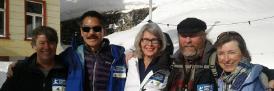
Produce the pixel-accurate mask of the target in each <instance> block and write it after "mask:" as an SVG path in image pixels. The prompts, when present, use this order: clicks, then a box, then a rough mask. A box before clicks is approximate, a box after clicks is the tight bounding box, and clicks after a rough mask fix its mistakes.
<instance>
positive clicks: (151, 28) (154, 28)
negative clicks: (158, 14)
mask: <svg viewBox="0 0 274 91" xmlns="http://www.w3.org/2000/svg"><path fill="white" fill-rule="evenodd" d="M145 31H147V32H149V33H152V34H153V35H155V36H156V37H157V38H158V39H159V41H160V46H161V48H160V50H159V52H158V54H157V55H159V54H161V53H162V52H163V51H164V50H165V48H166V39H165V37H164V33H163V32H162V29H161V28H160V27H159V26H158V25H157V24H156V23H147V24H145V25H144V26H143V27H142V28H141V30H140V31H139V33H138V34H137V36H136V38H135V42H134V47H135V55H136V56H137V57H138V58H143V56H144V54H143V52H142V49H141V40H142V38H143V35H144V32H145Z"/></svg>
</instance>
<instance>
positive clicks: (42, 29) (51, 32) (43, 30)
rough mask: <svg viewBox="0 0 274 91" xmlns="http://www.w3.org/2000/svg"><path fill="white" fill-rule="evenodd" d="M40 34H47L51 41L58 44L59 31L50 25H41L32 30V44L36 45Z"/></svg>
mask: <svg viewBox="0 0 274 91" xmlns="http://www.w3.org/2000/svg"><path fill="white" fill-rule="evenodd" d="M38 35H45V36H46V37H47V39H48V41H49V42H52V43H56V44H57V43H58V37H57V32H56V30H55V29H53V28H51V27H49V26H39V27H37V28H35V29H34V30H33V31H32V41H31V46H35V45H36V40H37V36H38Z"/></svg>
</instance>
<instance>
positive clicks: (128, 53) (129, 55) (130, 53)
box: [125, 50, 134, 63]
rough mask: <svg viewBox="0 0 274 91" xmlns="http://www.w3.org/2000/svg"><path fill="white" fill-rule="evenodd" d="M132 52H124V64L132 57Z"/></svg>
mask: <svg viewBox="0 0 274 91" xmlns="http://www.w3.org/2000/svg"><path fill="white" fill-rule="evenodd" d="M133 52H134V51H133V50H129V51H126V52H125V55H126V63H127V62H128V60H129V59H131V58H132V57H134V53H133Z"/></svg>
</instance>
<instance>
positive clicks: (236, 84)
mask: <svg viewBox="0 0 274 91" xmlns="http://www.w3.org/2000/svg"><path fill="white" fill-rule="evenodd" d="M251 69H252V64H251V63H250V61H249V60H248V59H247V58H242V59H241V61H240V63H239V64H238V66H237V68H236V69H235V70H234V71H233V72H231V73H230V74H226V73H225V72H223V73H222V75H221V79H222V80H223V81H224V83H225V84H224V85H225V86H224V87H225V89H226V88H227V85H231V87H230V88H229V89H231V90H237V89H239V88H240V86H241V85H242V84H243V83H244V81H245V79H246V78H247V76H248V74H249V73H250V72H251Z"/></svg>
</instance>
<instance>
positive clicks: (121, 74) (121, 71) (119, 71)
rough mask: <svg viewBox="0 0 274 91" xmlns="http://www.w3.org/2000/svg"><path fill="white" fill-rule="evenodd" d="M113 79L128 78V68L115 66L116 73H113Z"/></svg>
mask: <svg viewBox="0 0 274 91" xmlns="http://www.w3.org/2000/svg"><path fill="white" fill-rule="evenodd" d="M113 77H117V78H126V77H127V74H126V67H125V66H115V67H114V72H113Z"/></svg>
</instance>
